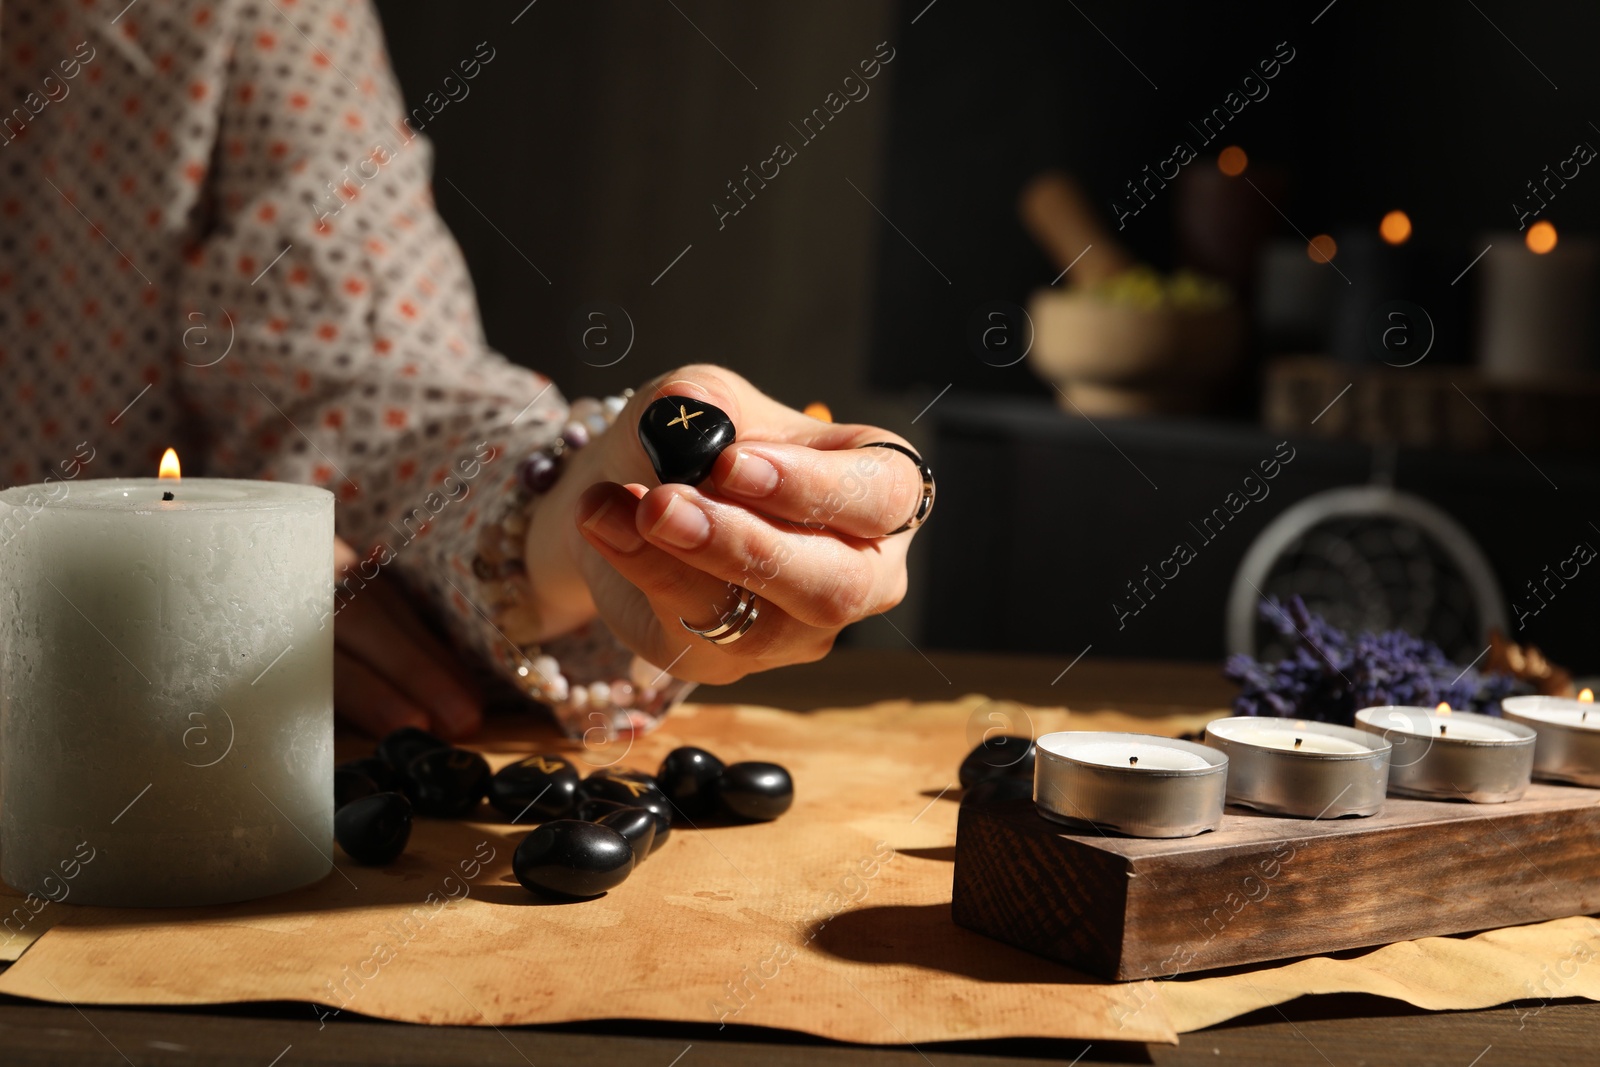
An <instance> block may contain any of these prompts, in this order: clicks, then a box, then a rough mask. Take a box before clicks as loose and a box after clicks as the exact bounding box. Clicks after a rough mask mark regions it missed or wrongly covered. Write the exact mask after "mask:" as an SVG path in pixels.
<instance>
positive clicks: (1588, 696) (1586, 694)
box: [1578, 689, 1594, 704]
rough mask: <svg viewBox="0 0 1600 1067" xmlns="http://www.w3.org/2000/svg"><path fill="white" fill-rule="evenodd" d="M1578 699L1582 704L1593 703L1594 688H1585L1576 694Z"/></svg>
mask: <svg viewBox="0 0 1600 1067" xmlns="http://www.w3.org/2000/svg"><path fill="white" fill-rule="evenodd" d="M1578 701H1579V702H1580V703H1583V704H1593V703H1594V690H1593V689H1585V690H1584V691H1583V692H1581V693H1579V694H1578Z"/></svg>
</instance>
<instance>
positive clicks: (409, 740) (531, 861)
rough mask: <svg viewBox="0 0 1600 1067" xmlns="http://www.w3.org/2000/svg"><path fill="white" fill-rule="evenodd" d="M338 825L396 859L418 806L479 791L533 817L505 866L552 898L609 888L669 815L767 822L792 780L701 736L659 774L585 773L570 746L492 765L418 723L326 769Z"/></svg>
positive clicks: (443, 810)
mask: <svg viewBox="0 0 1600 1067" xmlns="http://www.w3.org/2000/svg"><path fill="white" fill-rule="evenodd" d="M333 796H334V817H333V836H334V839H335V840H337V841H338V842H339V847H340V848H342V849H344V851H345V853H346V854H347V855H349V857H350V858H351V859H353V860H355V861H356V862H357V863H363V864H369V865H381V864H386V863H391V862H393V861H394V860H395V859H396V858H397V857H398V856H399V855H400V853H401V852H403V851H405V847H406V842H407V840H409V838H410V836H411V820H412V816H413V814H416V815H427V816H432V817H435V818H443V819H455V818H462V817H463V816H466V815H469V814H471V813H472V812H473V811H474V810H475V809H476V808H477V807H478V805H479V803H480V802H481V801H482V800H484V799H485V798H487V799H488V801H489V803H490V804H492V805H493V806H494V807H495V808H496V809H497V810H499V811H500V812H501V813H502V814H504V815H506V816H507V817H508V818H510V820H511V822H513V823H521V822H524V821H527V822H534V823H539V824H540V825H539V826H538V827H537V828H536V829H535V830H534V831H533V832H532V833H530V834H528V835H527V836H526V837H524V838H523V839H522V842H521V843H520V844H519V845H518V846H517V848H516V851H515V852H514V853H513V855H512V860H511V869H512V873H514V874H515V875H516V877H517V881H519V882H521V883H522V884H523V885H524V886H525V887H527V888H528V889H529V890H531V891H533V892H534V893H537V894H539V895H540V896H543V897H548V898H551V899H555V900H587V899H590V898H592V897H596V896H599V895H600V894H602V893H604V892H606V891H607V890H609V889H615V888H616V887H617V886H619V885H621V884H622V882H623V881H624V880H625V879H626V878H627V877H628V875H629V874H631V873H632V872H633V869H634V868H635V867H636V866H638V865H639V864H640V863H642V862H643V861H644V858H645V857H646V856H648V855H650V854H651V853H652V852H654V851H655V850H656V849H658V848H660V847H661V846H662V845H664V844H665V843H666V841H667V836H668V835H669V834H670V833H671V832H672V826H673V824H674V823H675V822H687V823H688V824H689V825H691V826H694V825H696V820H701V819H722V820H725V821H730V822H765V821H768V820H771V819H776V818H777V817H778V816H780V815H782V814H783V813H784V812H786V811H788V810H789V805H790V804H792V803H793V802H794V781H793V779H792V778H790V777H789V772H788V771H787V770H785V769H784V768H782V767H780V766H778V765H777V764H776V763H758V762H750V763H732V764H724V763H723V762H722V761H721V760H720V759H718V758H717V757H716V756H714V755H712V754H711V753H710V752H707V751H706V750H705V749H703V748H694V747H691V746H685V747H683V748H678V749H674V750H673V751H672V752H670V753H668V755H667V758H666V759H665V760H663V761H662V763H661V767H660V769H659V770H657V771H656V773H655V774H654V775H649V774H645V773H644V772H643V771H635V770H628V769H626V768H621V767H605V768H602V769H600V770H598V771H595V772H594V773H593V774H590V775H589V776H588V777H587V778H585V777H583V776H581V775H580V774H579V772H578V768H577V767H576V766H575V765H574V764H573V763H572V761H571V760H569V759H567V758H566V757H565V756H557V755H538V754H536V755H532V756H527V757H525V758H523V759H520V760H518V761H517V762H515V763H512V764H508V765H507V766H505V767H502V768H501V769H500V771H499V772H498V773H493V772H491V771H490V770H489V764H488V762H487V761H485V760H484V758H483V757H482V756H480V755H478V754H477V753H476V752H472V751H469V750H467V749H464V748H455V747H454V746H452V745H450V744H448V743H447V742H445V741H442V740H440V739H439V738H437V737H435V736H433V735H432V734H430V733H428V732H427V731H426V730H420V729H418V728H416V727H414V726H408V727H405V728H404V729H400V730H396V731H395V732H394V733H392V734H390V735H389V736H388V737H385V738H384V739H383V740H382V741H380V742H379V743H378V748H377V752H376V753H375V754H374V755H372V756H368V757H366V758H364V759H356V760H350V761H349V762H347V763H341V764H339V766H338V767H337V768H335V769H334V772H333Z"/></svg>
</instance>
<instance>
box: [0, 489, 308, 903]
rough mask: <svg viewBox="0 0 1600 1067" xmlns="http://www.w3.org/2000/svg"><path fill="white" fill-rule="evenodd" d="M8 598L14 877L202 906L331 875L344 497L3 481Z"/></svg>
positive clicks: (1, 718)
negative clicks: (66, 876) (336, 513)
mask: <svg viewBox="0 0 1600 1067" xmlns="http://www.w3.org/2000/svg"><path fill="white" fill-rule="evenodd" d="M164 492H171V493H172V494H173V497H174V499H173V500H171V501H164V500H163V499H162V495H163V493H164ZM0 596H3V598H4V600H3V607H0V687H3V702H0V839H3V848H0V876H3V877H4V879H5V881H6V882H7V883H9V884H10V885H11V886H13V887H14V888H16V889H18V890H21V891H23V892H30V893H37V894H41V895H46V896H49V897H50V898H51V899H57V900H59V899H70V900H71V901H72V902H75V903H85V904H103V905H113V906H150V905H194V904H210V903H220V902H225V901H234V900H245V899H250V898H254V897H259V896H264V895H266V894H269V893H275V892H280V891H282V890H286V889H290V888H294V887H296V886H301V885H305V884H307V883H309V882H313V881H316V880H317V879H319V878H322V877H323V876H325V875H326V874H327V873H328V871H329V869H330V867H331V864H332V847H333V840H332V838H333V789H332V775H333V619H332V610H333V496H332V494H330V493H328V492H327V491H326V490H323V489H317V488H314V487H310V486H298V485H282V484H275V483H271V482H251V481H229V480H220V479H183V480H179V481H171V480H161V481H158V480H156V479H154V478H140V479H103V480H90V481H82V482H53V483H45V484H43V485H33V486H18V487H15V488H12V489H8V490H5V491H4V492H0ZM88 850H92V851H93V859H92V860H91V861H90V862H87V863H81V864H78V863H74V864H73V868H74V869H73V871H72V875H71V880H70V881H63V872H64V871H66V870H67V867H66V864H67V863H68V861H72V860H73V859H74V857H75V856H76V858H77V859H78V860H82V858H83V855H84V854H86V853H87V852H88ZM62 886H65V890H66V895H65V896H63V895H62V892H61V887H62Z"/></svg>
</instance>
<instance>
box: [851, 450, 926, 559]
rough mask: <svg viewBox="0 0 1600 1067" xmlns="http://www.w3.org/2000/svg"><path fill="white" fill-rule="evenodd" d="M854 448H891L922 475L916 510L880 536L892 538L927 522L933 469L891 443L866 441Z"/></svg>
mask: <svg viewBox="0 0 1600 1067" xmlns="http://www.w3.org/2000/svg"><path fill="white" fill-rule="evenodd" d="M856 447H857V448H892V449H894V450H895V451H896V452H898V453H900V454H901V455H902V456H905V457H906V458H907V459H909V460H910V461H911V462H913V463H915V464H916V465H917V471H918V472H919V473H920V474H921V475H922V499H921V500H918V501H917V510H916V511H915V512H913V513H912V515H911V517H910V518H909V519H907V520H906V521H905V523H904V525H902V526H900V527H899V528H898V529H894V530H890V531H889V532H888V533H886V534H883V535H882V536H883V537H893V536H894V535H895V534H899V533H905V532H906V531H907V530H915V529H916V528H917V527H918V526H921V525H922V524H923V523H925V522H927V521H928V515H929V513H930V512H932V511H933V492H934V485H933V468H932V467H930V466H928V465H927V464H926V463H924V462H922V457H921V456H919V455H917V454H916V453H915V452H913V451H911V449H909V448H907V447H906V446H905V445H901V444H896V443H895V442H893V441H868V442H867V443H866V444H864V445H857V446H856Z"/></svg>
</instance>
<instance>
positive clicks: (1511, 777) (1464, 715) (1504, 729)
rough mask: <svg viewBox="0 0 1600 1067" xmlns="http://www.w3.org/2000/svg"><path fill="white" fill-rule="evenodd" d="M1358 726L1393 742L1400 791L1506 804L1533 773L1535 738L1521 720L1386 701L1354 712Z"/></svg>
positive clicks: (1393, 771)
mask: <svg viewBox="0 0 1600 1067" xmlns="http://www.w3.org/2000/svg"><path fill="white" fill-rule="evenodd" d="M1356 727H1357V728H1358V729H1361V730H1366V731H1369V732H1371V733H1374V734H1379V735H1381V736H1382V737H1384V738H1385V739H1386V740H1388V741H1389V742H1390V743H1391V744H1392V745H1393V746H1394V751H1393V752H1392V753H1391V754H1390V756H1389V792H1390V793H1393V794H1395V795H1397V796H1409V797H1421V798H1423V799H1426V800H1469V801H1472V802H1473V803H1475V804H1502V803H1505V802H1507V801H1511V800H1517V799H1520V798H1521V797H1522V794H1524V793H1526V792H1527V791H1528V785H1529V783H1530V782H1531V780H1532V777H1533V750H1534V742H1535V741H1536V739H1537V738H1536V735H1535V734H1534V732H1533V730H1532V729H1530V728H1529V727H1527V726H1524V725H1522V724H1521V723H1519V722H1511V721H1509V720H1506V719H1498V718H1494V717H1493V716H1490V715H1478V714H1474V713H1473V712H1467V711H1453V712H1449V713H1447V714H1440V713H1438V712H1437V711H1435V710H1434V709H1431V708H1421V707H1402V706H1399V705H1386V706H1383V707H1376V708H1362V709H1361V710H1360V711H1358V712H1356ZM1452 730H1453V731H1454V732H1453V733H1452V732H1451V731H1452Z"/></svg>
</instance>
